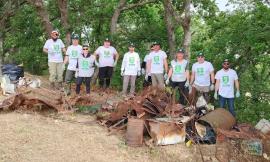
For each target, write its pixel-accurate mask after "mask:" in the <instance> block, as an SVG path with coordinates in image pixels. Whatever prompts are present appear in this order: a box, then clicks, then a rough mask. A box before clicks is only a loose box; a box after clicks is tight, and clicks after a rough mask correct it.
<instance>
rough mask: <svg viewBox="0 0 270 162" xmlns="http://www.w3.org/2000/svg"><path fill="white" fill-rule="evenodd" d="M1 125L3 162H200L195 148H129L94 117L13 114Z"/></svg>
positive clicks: (0, 117) (0, 155) (0, 116)
mask: <svg viewBox="0 0 270 162" xmlns="http://www.w3.org/2000/svg"><path fill="white" fill-rule="evenodd" d="M0 125H1V127H0V137H1V138H0V161H1V162H17V161H20V162H34V161H38V162H48V161H50V162H73V161H74V162H75V161H76V162H86V161H89V162H90V161H91V162H93V161H97V162H103V161H104V162H107V161H111V162H114V161H115V162H122V161H123V162H124V161H125V162H126V161H130V162H132V161H137V162H138V161H145V162H146V161H149V162H151V161H153V162H154V161H155V162H164V161H184V162H185V161H187V162H193V161H194V162H195V161H200V159H199V156H194V154H193V153H195V152H197V153H198V151H196V147H195V146H192V147H190V148H187V147H186V146H185V145H184V144H178V145H171V146H163V147H155V148H149V147H146V146H144V147H140V148H132V147H128V146H126V145H125V141H124V139H123V138H121V137H119V136H117V135H108V131H107V130H106V129H105V128H103V127H101V126H99V125H98V124H96V123H95V121H94V118H93V117H91V116H85V115H72V116H70V115H69V116H66V117H63V118H62V119H55V118H51V117H44V116H41V115H39V114H26V113H18V112H12V113H2V114H0ZM209 147H214V146H209Z"/></svg>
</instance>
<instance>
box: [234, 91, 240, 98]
mask: <svg viewBox="0 0 270 162" xmlns="http://www.w3.org/2000/svg"><path fill="white" fill-rule="evenodd" d="M235 97H236V98H239V97H240V91H239V90H237V91H236V93H235Z"/></svg>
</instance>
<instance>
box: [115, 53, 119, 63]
mask: <svg viewBox="0 0 270 162" xmlns="http://www.w3.org/2000/svg"><path fill="white" fill-rule="evenodd" d="M118 59H119V54H118V53H117V52H116V53H115V62H117V61H118Z"/></svg>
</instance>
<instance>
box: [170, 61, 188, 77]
mask: <svg viewBox="0 0 270 162" xmlns="http://www.w3.org/2000/svg"><path fill="white" fill-rule="evenodd" d="M171 68H172V78H171V80H172V81H173V82H184V81H186V80H187V77H186V70H188V61H187V60H185V59H184V60H182V61H181V62H179V61H176V60H172V61H171Z"/></svg>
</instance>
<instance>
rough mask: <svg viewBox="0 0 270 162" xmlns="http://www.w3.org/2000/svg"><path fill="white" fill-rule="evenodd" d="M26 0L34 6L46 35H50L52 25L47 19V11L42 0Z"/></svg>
mask: <svg viewBox="0 0 270 162" xmlns="http://www.w3.org/2000/svg"><path fill="white" fill-rule="evenodd" d="M27 1H28V2H29V3H30V4H31V5H33V6H34V7H35V9H36V11H37V14H38V16H39V18H40V19H41V22H42V24H43V26H44V28H45V31H46V33H47V35H48V36H50V33H51V31H52V30H53V25H52V23H51V21H50V19H49V13H48V11H47V9H46V6H45V4H44V2H43V0H27Z"/></svg>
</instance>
